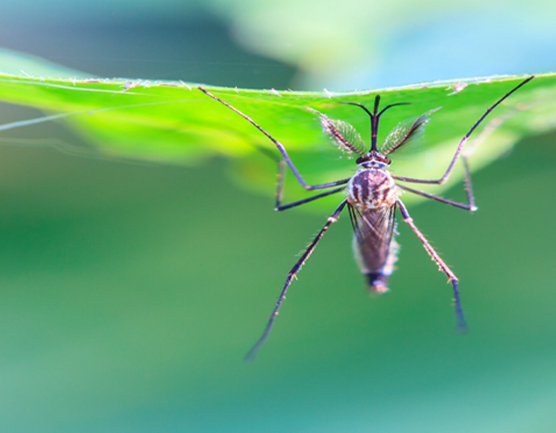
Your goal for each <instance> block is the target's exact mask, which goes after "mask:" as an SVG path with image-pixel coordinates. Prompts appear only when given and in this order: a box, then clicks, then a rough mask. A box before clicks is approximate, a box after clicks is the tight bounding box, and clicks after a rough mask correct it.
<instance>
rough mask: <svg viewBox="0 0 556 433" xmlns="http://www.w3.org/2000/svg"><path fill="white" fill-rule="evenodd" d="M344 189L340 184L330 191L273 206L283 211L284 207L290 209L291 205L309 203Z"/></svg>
mask: <svg viewBox="0 0 556 433" xmlns="http://www.w3.org/2000/svg"><path fill="white" fill-rule="evenodd" d="M345 189H346V187H345V186H342V187H340V188H336V189H332V190H330V191H326V192H323V193H322V194H317V195H314V196H312V197H309V198H306V199H303V200H299V201H294V202H293V203H288V204H284V205H278V206H276V207H275V208H274V210H276V211H283V210H286V209H291V208H292V207H296V206H300V205H302V204H305V203H309V202H311V201H313V200H318V199H319V198H323V197H326V196H329V195H332V194H336V193H338V192H340V191H344V190H345Z"/></svg>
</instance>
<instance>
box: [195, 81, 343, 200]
mask: <svg viewBox="0 0 556 433" xmlns="http://www.w3.org/2000/svg"><path fill="white" fill-rule="evenodd" d="M198 89H199V90H200V91H201V92H203V93H204V94H206V95H207V96H210V97H211V98H212V99H214V100H216V101H218V102H220V103H221V104H223V105H225V106H226V107H228V108H229V109H230V110H232V111H234V112H235V113H237V114H239V115H240V116H241V117H243V118H244V119H245V120H247V121H248V122H249V123H251V125H253V126H254V127H255V128H257V129H258V130H259V131H261V132H262V133H263V134H264V135H266V137H267V138H268V139H269V140H270V141H272V142H273V143H274V145H275V146H276V147H277V148H278V151H279V152H280V153H281V154H282V157H283V158H284V160H285V161H286V163H287V164H288V166H289V167H290V169H291V171H292V172H293V174H294V175H295V177H296V178H297V180H298V181H299V183H300V184H301V186H303V188H305V189H306V190H307V191H311V190H315V189H325V188H330V187H332V186H338V185H343V184H346V183H348V182H349V178H348V179H343V180H341V181H337V182H331V183H323V184H319V185H309V184H308V183H307V182H305V180H304V179H303V177H302V176H301V174H300V173H299V171H298V170H297V168H296V167H295V165H294V164H293V162H292V160H291V159H290V157H289V155H288V152H287V151H286V148H285V147H284V145H283V144H282V143H280V142H279V141H278V140H276V139H275V138H274V137H273V136H272V135H270V134H269V133H268V132H266V131H265V130H264V129H263V127H262V126H260V125H259V124H258V123H256V122H255V121H254V120H253V119H251V118H250V117H249V116H247V114H244V113H242V112H241V111H239V110H238V109H237V108H235V107H234V106H232V105H230V104H228V103H227V102H226V101H223V100H222V99H220V98H219V97H218V96H215V95H213V94H212V93H210V92H209V91H208V90H206V89H204V88H203V87H201V86H199V87H198Z"/></svg>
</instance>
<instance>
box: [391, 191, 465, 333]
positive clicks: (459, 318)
mask: <svg viewBox="0 0 556 433" xmlns="http://www.w3.org/2000/svg"><path fill="white" fill-rule="evenodd" d="M397 203H398V206H399V208H400V212H401V213H402V217H403V220H404V221H405V222H406V223H407V224H408V225H409V226H410V227H411V230H413V232H414V233H415V234H416V235H417V237H418V238H419V240H420V241H421V243H422V244H423V247H424V248H425V250H426V251H427V253H429V256H430V257H431V259H432V260H433V261H434V262H435V263H436V264H437V265H438V267H439V268H440V270H441V271H442V272H444V273H445V274H446V276H447V277H448V280H449V281H450V283H451V284H452V287H453V289H454V308H455V313H456V323H457V326H458V329H459V330H460V331H465V330H467V324H466V323H465V317H464V315H463V309H462V308H461V302H460V297H459V288H458V278H457V277H456V275H455V274H454V273H453V272H452V270H451V269H450V268H449V267H448V265H447V264H446V263H444V260H442V259H441V258H440V256H439V255H438V253H437V252H436V251H435V250H434V248H433V247H432V245H431V244H430V243H429V241H428V240H427V238H426V237H425V235H423V233H421V231H420V230H419V229H418V228H417V226H416V225H415V223H414V222H413V218H411V215H409V212H408V211H407V208H406V207H405V205H404V204H403V203H402V201H401V200H400V199H399V198H398V199H397Z"/></svg>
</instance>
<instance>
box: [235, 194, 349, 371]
mask: <svg viewBox="0 0 556 433" xmlns="http://www.w3.org/2000/svg"><path fill="white" fill-rule="evenodd" d="M346 204H347V199H346V200H344V201H342V203H340V205H339V206H338V207H337V208H336V210H335V211H334V213H333V214H332V215H330V216H329V217H328V219H327V221H326V224H325V225H324V227H323V228H322V229H321V230H320V232H319V233H318V234H317V236H316V237H315V239H313V241H312V242H311V243H310V244H309V246H308V247H307V249H306V250H305V252H304V253H303V255H302V256H301V258H300V259H299V260H298V261H297V263H296V264H295V265H294V266H293V268H291V270H290V272H288V277H287V278H286V283H285V284H284V288H283V289H282V292H281V293H280V297H279V298H278V302H277V303H276V306H275V307H274V310H273V311H272V314H271V315H270V319H269V320H268V323H267V325H266V327H265V330H264V332H263V335H262V336H261V338H259V339H258V340H257V342H256V343H255V345H254V346H253V347H252V348H251V350H249V352H248V353H247V355H245V360H246V361H251V360H253V359H255V356H256V355H257V352H258V351H259V349H260V348H261V347H262V345H263V344H264V343H265V341H266V340H267V339H268V335H269V334H270V330H271V329H272V325H273V324H274V320H275V319H276V316H277V315H278V311H279V310H280V306H281V305H282V302H283V301H284V299H285V298H286V292H287V291H288V288H289V287H290V284H291V282H292V280H293V279H294V277H295V276H296V274H297V273H298V272H299V270H300V269H301V267H302V266H303V265H304V264H305V262H306V261H307V259H308V258H309V256H310V255H311V254H312V253H313V251H314V250H315V248H316V246H317V244H318V243H319V241H320V240H321V238H322V237H323V235H324V233H325V232H326V230H328V227H330V226H331V225H332V224H333V223H335V222H336V221H338V217H339V216H340V213H342V210H343V209H344V207H345V206H346Z"/></svg>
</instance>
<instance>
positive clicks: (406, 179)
mask: <svg viewBox="0 0 556 433" xmlns="http://www.w3.org/2000/svg"><path fill="white" fill-rule="evenodd" d="M533 78H535V76H534V75H531V76H530V77H528V78H527V79H525V80H523V81H522V82H521V83H519V84H518V85H517V86H515V87H514V88H513V89H512V90H510V91H509V92H508V93H506V94H505V95H504V96H502V98H500V99H499V100H498V101H496V102H495V103H494V104H493V105H492V106H491V107H490V108H489V109H488V110H487V111H486V112H485V113H484V114H483V115H482V116H481V118H480V119H479V120H478V121H477V122H476V123H475V124H474V125H473V126H472V127H471V129H470V130H469V132H468V133H467V134H465V136H464V137H463V138H462V139H461V140H460V142H459V144H458V147H457V149H456V153H455V154H454V157H453V158H452V161H451V162H450V165H448V168H447V169H446V172H445V173H444V175H443V176H442V177H441V178H440V179H437V180H427V179H414V178H412V177H403V176H393V178H394V179H396V180H401V181H403V182H412V183H427V184H435V185H441V184H443V183H444V182H446V181H447V180H448V178H449V177H450V174H451V173H452V170H453V169H454V165H455V164H456V161H457V160H458V158H459V157H460V154H461V152H462V150H463V148H464V147H465V143H467V140H469V137H470V136H471V134H472V133H473V131H475V129H477V127H478V126H479V125H480V124H481V122H482V121H483V120H484V119H485V117H487V116H488V115H489V114H490V112H491V111H492V110H494V109H495V108H496V107H497V106H498V105H500V104H501V103H502V101H504V100H505V99H506V98H508V97H509V96H510V95H511V94H512V93H514V92H515V91H516V90H518V89H519V88H520V87H522V86H524V85H525V84H527V83H528V82H529V81H531V80H532V79H533Z"/></svg>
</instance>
